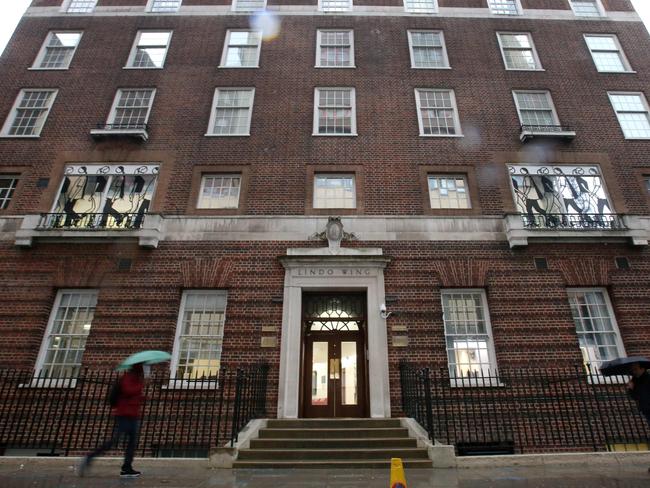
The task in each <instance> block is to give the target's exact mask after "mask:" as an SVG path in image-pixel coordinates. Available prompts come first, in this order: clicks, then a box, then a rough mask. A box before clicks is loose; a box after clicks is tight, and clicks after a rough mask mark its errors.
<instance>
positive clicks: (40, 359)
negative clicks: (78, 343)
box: [30, 288, 99, 388]
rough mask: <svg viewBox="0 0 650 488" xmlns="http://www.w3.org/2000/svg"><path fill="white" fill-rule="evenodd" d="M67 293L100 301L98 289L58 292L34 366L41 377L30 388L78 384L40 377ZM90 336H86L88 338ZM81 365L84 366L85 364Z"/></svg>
mask: <svg viewBox="0 0 650 488" xmlns="http://www.w3.org/2000/svg"><path fill="white" fill-rule="evenodd" d="M66 293H70V294H72V293H74V294H77V295H96V296H97V298H96V300H98V298H99V290H96V289H87V288H82V289H74V288H65V289H60V290H58V292H57V294H56V298H55V299H54V305H53V306H52V310H51V311H50V317H49V319H48V321H47V327H46V328H45V333H44V334H43V339H42V340H41V347H40V349H39V352H38V356H37V359H36V365H35V366H34V371H35V372H37V373H39V376H38V377H36V378H35V381H33V382H32V383H31V384H30V386H36V387H48V388H49V387H55V388H60V387H74V385H75V383H76V378H59V377H55V376H51V377H48V378H43V377H41V376H40V372H41V370H42V369H43V364H44V363H45V358H46V357H47V347H48V344H49V338H50V336H51V335H52V329H53V328H54V320H55V319H56V316H57V313H58V311H59V307H60V306H61V299H62V298H63V295H65V294H66ZM95 310H97V305H95ZM93 318H94V317H93ZM91 328H92V324H91ZM88 335H90V329H89V331H88ZM88 335H86V338H88ZM85 351H86V348H85V347H84V353H85ZM81 364H83V362H82V363H81Z"/></svg>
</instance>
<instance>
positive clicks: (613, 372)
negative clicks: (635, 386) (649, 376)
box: [600, 356, 650, 376]
mask: <svg viewBox="0 0 650 488" xmlns="http://www.w3.org/2000/svg"><path fill="white" fill-rule="evenodd" d="M634 363H638V364H639V365H640V366H641V367H642V368H646V369H650V359H648V358H645V357H643V356H632V357H629V358H616V359H612V360H611V361H605V362H604V363H603V364H601V366H600V372H601V373H602V374H603V376H617V375H623V374H631V373H630V366H631V365H632V364H634Z"/></svg>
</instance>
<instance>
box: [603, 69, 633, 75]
mask: <svg viewBox="0 0 650 488" xmlns="http://www.w3.org/2000/svg"><path fill="white" fill-rule="evenodd" d="M597 71H598V72H599V73H604V74H609V75H635V74H637V72H636V71H600V70H597Z"/></svg>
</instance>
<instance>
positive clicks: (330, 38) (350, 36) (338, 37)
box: [316, 29, 354, 68]
mask: <svg viewBox="0 0 650 488" xmlns="http://www.w3.org/2000/svg"><path fill="white" fill-rule="evenodd" d="M316 39H317V40H316V42H317V49H316V67H317V68H354V31H351V30H320V29H319V30H318V33H317V35H316Z"/></svg>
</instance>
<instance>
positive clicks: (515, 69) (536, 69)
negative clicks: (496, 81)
mask: <svg viewBox="0 0 650 488" xmlns="http://www.w3.org/2000/svg"><path fill="white" fill-rule="evenodd" d="M506 71H523V72H525V73H528V72H530V71H546V70H545V69H544V68H533V69H524V68H506Z"/></svg>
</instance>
